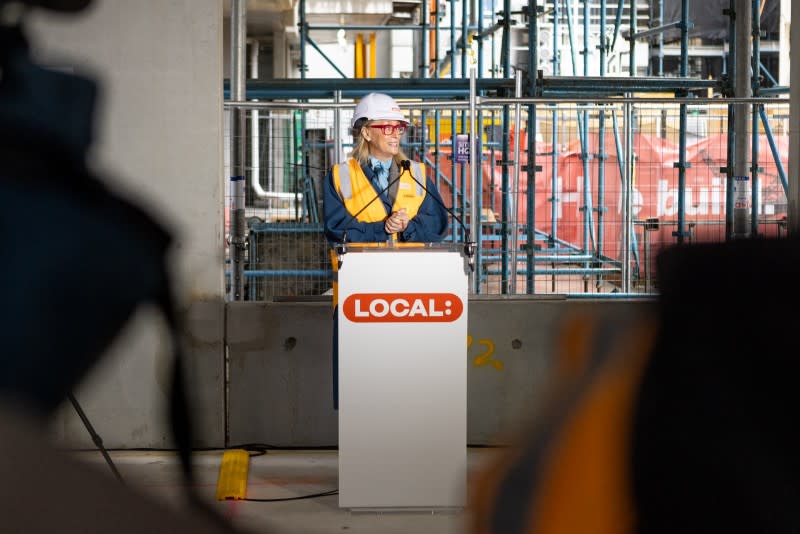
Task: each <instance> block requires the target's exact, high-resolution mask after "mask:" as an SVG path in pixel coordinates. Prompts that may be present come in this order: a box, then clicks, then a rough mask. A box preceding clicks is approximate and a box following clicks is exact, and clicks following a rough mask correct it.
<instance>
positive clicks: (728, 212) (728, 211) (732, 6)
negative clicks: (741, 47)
mask: <svg viewBox="0 0 800 534" xmlns="http://www.w3.org/2000/svg"><path fill="white" fill-rule="evenodd" d="M662 1H663V0H662ZM735 13H736V0H729V2H728V13H727V14H728V65H727V72H728V80H730V81H729V82H728V84H727V86H726V87H725V96H733V94H734V91H733V80H735V79H736V22H735V21H736V18H735ZM734 118H735V111H734V108H733V104H729V105H728V124H727V126H728V128H727V130H728V159H727V161H726V165H727V167H726V169H725V240H726V241H730V240H732V239H733V206H734V204H733V175H734V162H735V161H736V136H735V132H734V127H733V123H734Z"/></svg>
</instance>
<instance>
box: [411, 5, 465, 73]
mask: <svg viewBox="0 0 800 534" xmlns="http://www.w3.org/2000/svg"><path fill="white" fill-rule="evenodd" d="M422 1H425V0H422ZM468 6H469V2H467V1H466V0H461V44H462V46H461V77H462V78H468V74H467V48H468V47H469V43H467V38H468V37H469V27H468V25H469V19H468V18H467V15H468V13H467V7H468Z"/></svg>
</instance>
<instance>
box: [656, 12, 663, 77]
mask: <svg viewBox="0 0 800 534" xmlns="http://www.w3.org/2000/svg"><path fill="white" fill-rule="evenodd" d="M658 24H659V25H660V26H663V25H664V0H658ZM657 74H658V76H659V77H662V76H664V32H659V33H658V73H657Z"/></svg>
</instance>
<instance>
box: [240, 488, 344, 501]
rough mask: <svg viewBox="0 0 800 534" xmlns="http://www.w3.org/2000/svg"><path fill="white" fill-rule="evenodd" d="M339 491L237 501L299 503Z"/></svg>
mask: <svg viewBox="0 0 800 534" xmlns="http://www.w3.org/2000/svg"><path fill="white" fill-rule="evenodd" d="M338 494H339V490H338V489H335V490H330V491H323V492H322V493H312V494H311V495H301V496H299V497H284V498H282V499H239V500H242V501H250V502H284V501H299V500H301V499H315V498H317V497H329V496H331V495H338Z"/></svg>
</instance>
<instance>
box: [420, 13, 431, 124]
mask: <svg viewBox="0 0 800 534" xmlns="http://www.w3.org/2000/svg"><path fill="white" fill-rule="evenodd" d="M421 4H422V5H421V8H422V24H420V29H422V54H421V56H422V57H421V58H420V62H419V77H420V78H427V77H428V55H429V54H428V22H429V20H428V2H427V0H422V2H421ZM422 117H423V121H422V124H423V128H424V125H425V120H424V118H425V112H424V111H423V112H422Z"/></svg>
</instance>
